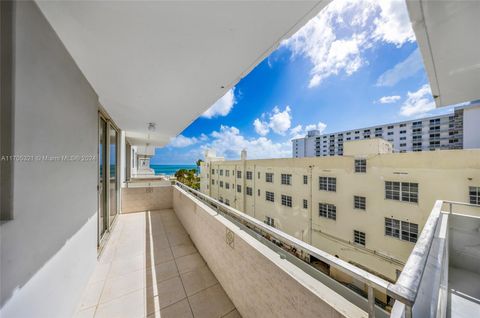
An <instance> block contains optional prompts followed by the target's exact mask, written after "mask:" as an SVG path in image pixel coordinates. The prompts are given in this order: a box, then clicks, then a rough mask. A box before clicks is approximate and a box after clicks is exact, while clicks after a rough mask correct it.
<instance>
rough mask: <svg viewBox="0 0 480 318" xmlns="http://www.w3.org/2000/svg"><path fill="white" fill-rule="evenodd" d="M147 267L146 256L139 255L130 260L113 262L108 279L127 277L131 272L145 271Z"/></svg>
mask: <svg viewBox="0 0 480 318" xmlns="http://www.w3.org/2000/svg"><path fill="white" fill-rule="evenodd" d="M145 266H146V263H145V255H144V254H138V255H135V256H132V257H129V258H124V259H119V260H116V261H113V262H112V266H111V267H110V272H109V273H108V276H107V278H108V279H110V278H112V277H114V276H120V275H125V274H128V273H131V272H136V271H138V270H141V269H144V268H145Z"/></svg>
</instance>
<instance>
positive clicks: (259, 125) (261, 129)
mask: <svg viewBox="0 0 480 318" xmlns="http://www.w3.org/2000/svg"><path fill="white" fill-rule="evenodd" d="M253 127H254V128H255V131H256V132H257V134H259V135H260V136H265V135H267V134H268V132H269V131H270V128H268V123H266V122H264V121H261V120H260V119H259V118H257V119H255V121H254V122H253Z"/></svg>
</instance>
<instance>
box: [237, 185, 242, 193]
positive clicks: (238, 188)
mask: <svg viewBox="0 0 480 318" xmlns="http://www.w3.org/2000/svg"><path fill="white" fill-rule="evenodd" d="M237 192H242V186H241V185H239V184H237Z"/></svg>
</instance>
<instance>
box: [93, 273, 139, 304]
mask: <svg viewBox="0 0 480 318" xmlns="http://www.w3.org/2000/svg"><path fill="white" fill-rule="evenodd" d="M145 280H146V273H145V271H144V270H139V271H136V272H131V273H128V274H125V275H121V276H115V277H112V278H109V279H108V280H107V281H106V282H105V287H104V288H103V292H102V296H101V297H100V303H105V302H109V301H111V300H113V299H115V298H118V297H120V296H123V295H126V294H129V293H131V292H133V291H135V290H138V289H143V288H144V287H145Z"/></svg>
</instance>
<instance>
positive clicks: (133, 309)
mask: <svg viewBox="0 0 480 318" xmlns="http://www.w3.org/2000/svg"><path fill="white" fill-rule="evenodd" d="M144 316H145V290H144V289H140V290H137V291H134V292H132V293H130V294H127V295H124V296H121V297H119V298H116V299H114V300H112V301H109V302H108V303H104V304H100V305H99V306H98V308H97V311H96V313H95V318H113V317H114V318H140V317H144Z"/></svg>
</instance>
